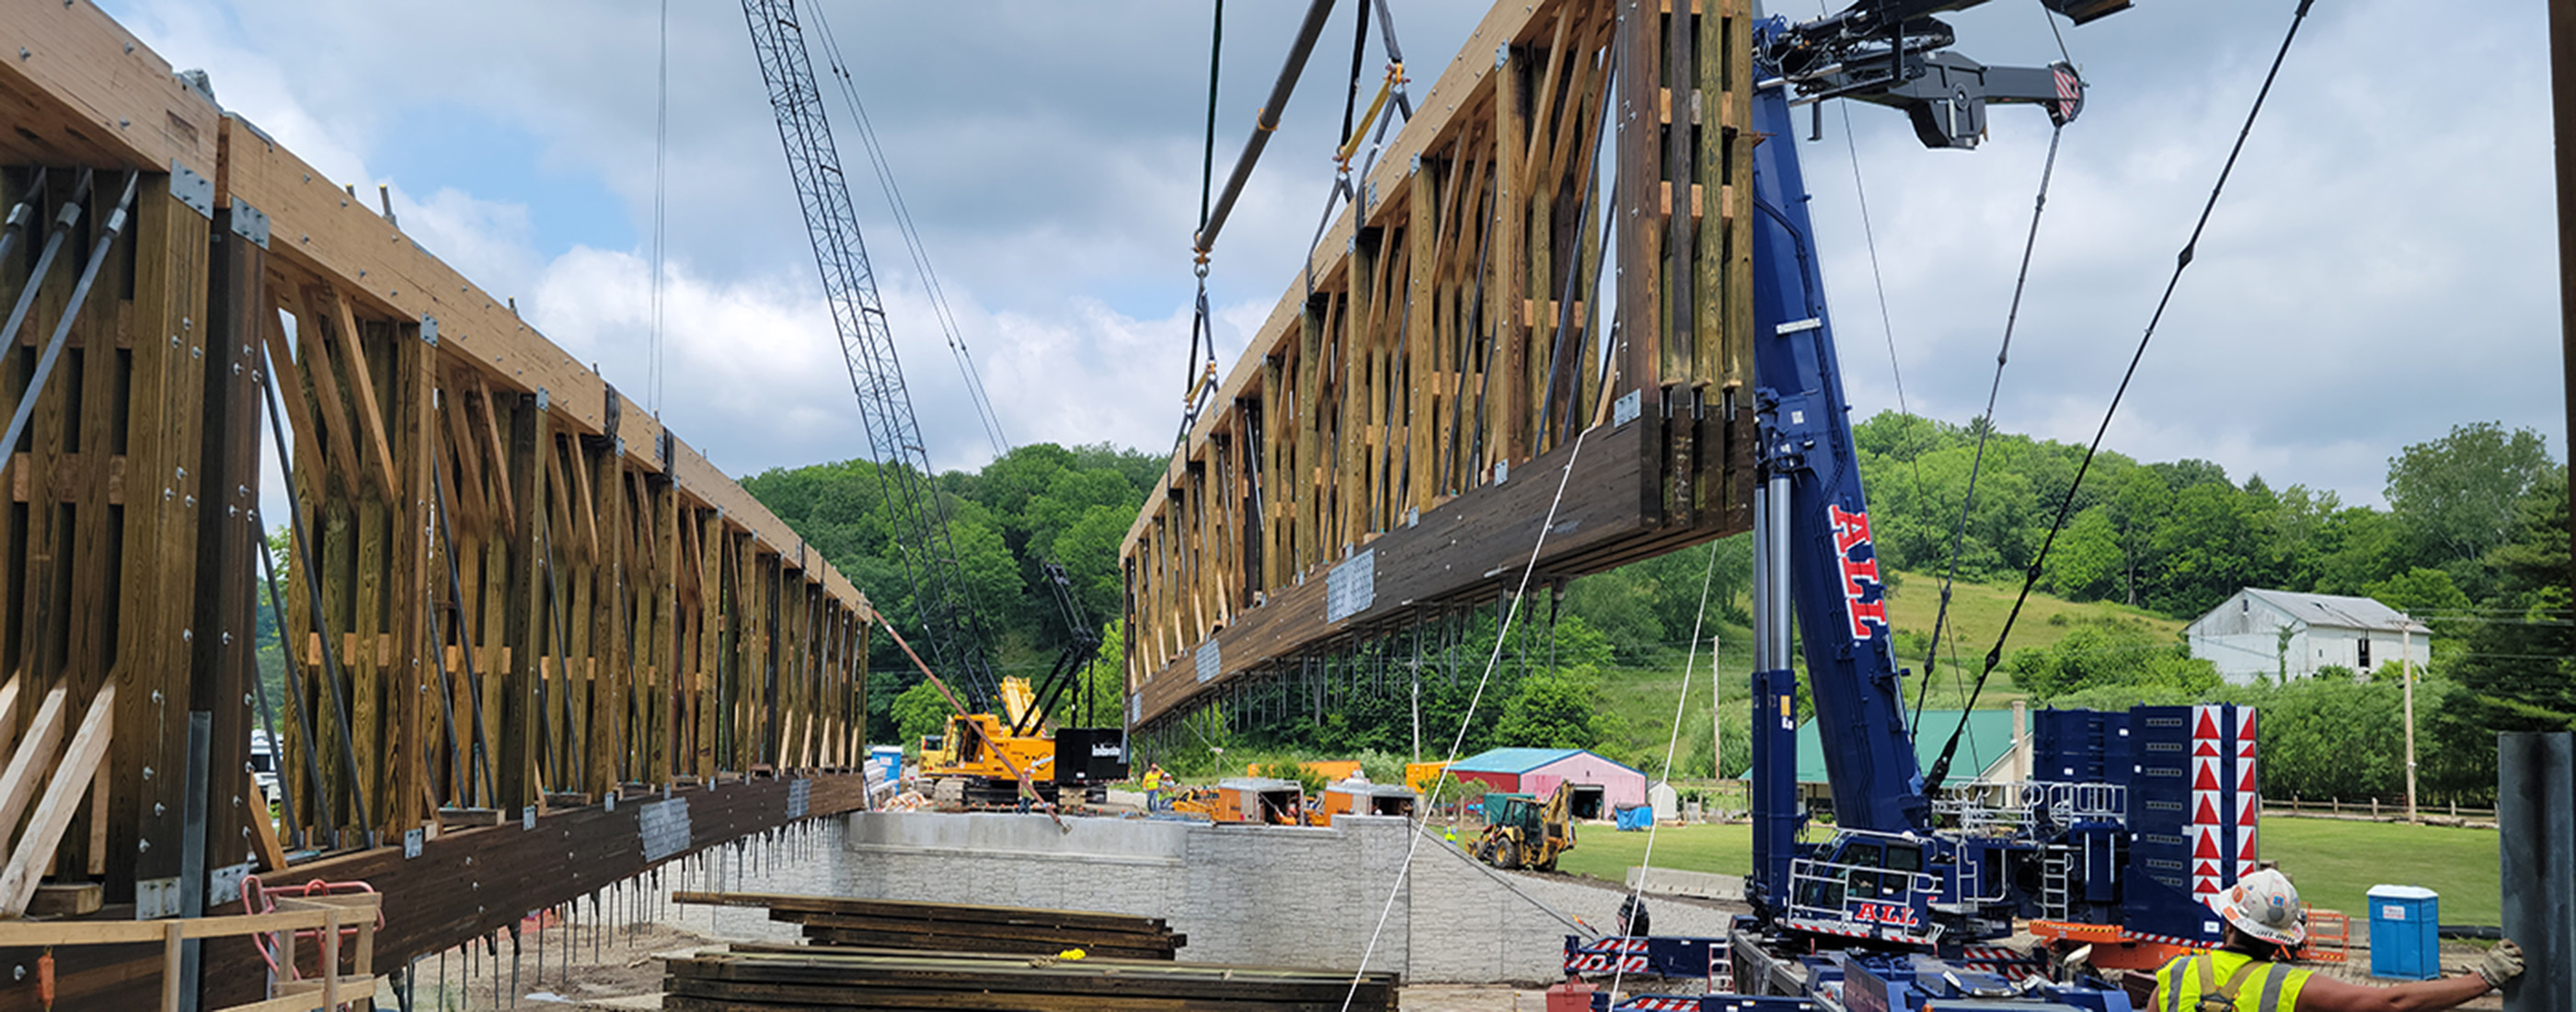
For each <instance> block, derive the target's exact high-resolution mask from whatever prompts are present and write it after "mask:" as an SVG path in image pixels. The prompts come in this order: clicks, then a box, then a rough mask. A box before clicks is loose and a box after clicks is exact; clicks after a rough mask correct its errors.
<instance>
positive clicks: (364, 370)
mask: <svg viewBox="0 0 2576 1012" xmlns="http://www.w3.org/2000/svg"><path fill="white" fill-rule="evenodd" d="M304 305H305V306H306V308H308V309H310V310H311V311H312V312H313V313H314V314H315V316H316V317H318V318H322V319H326V320H328V321H329V322H330V324H331V326H332V327H333V328H335V329H336V330H338V332H339V335H340V341H341V347H342V348H343V349H345V350H346V352H347V353H348V362H349V386H350V388H351V389H353V390H355V391H357V395H358V403H357V410H358V420H359V422H360V425H359V429H360V431H361V432H363V433H364V434H365V436H366V438H367V445H368V447H369V448H371V449H373V450H374V451H375V453H374V455H373V461H372V462H373V463H374V464H375V465H376V469H375V471H373V472H371V473H373V474H374V475H375V476H376V478H377V480H378V481H381V482H383V485H382V487H383V488H384V489H385V490H386V492H387V493H388V494H389V495H390V494H392V492H393V490H394V489H397V488H399V487H400V486H398V485H396V484H395V480H396V475H397V474H399V472H398V471H397V470H396V469H395V467H394V451H393V444H392V443H391V442H390V441H388V440H387V439H386V438H385V413H384V411H383V409H382V408H380V407H378V406H377V404H376V380H375V376H374V372H373V370H371V369H369V368H368V367H367V335H366V332H364V331H361V330H359V329H358V318H357V316H356V315H354V314H352V313H351V312H350V310H349V300H348V299H347V298H346V297H344V296H342V295H341V294H340V292H339V290H338V289H330V288H323V289H315V288H307V289H305V290H304Z"/></svg>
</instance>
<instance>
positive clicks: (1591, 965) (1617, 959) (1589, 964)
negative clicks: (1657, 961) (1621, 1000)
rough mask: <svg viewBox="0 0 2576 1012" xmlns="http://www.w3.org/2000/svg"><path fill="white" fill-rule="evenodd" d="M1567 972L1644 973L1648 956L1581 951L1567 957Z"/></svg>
mask: <svg viewBox="0 0 2576 1012" xmlns="http://www.w3.org/2000/svg"><path fill="white" fill-rule="evenodd" d="M1565 972H1567V973H1644V972H1646V957H1644V956H1612V955H1608V954H1606V953H1599V952H1590V953H1579V954H1576V955H1572V956H1567V957H1565Z"/></svg>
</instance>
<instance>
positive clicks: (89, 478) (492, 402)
mask: <svg viewBox="0 0 2576 1012" xmlns="http://www.w3.org/2000/svg"><path fill="white" fill-rule="evenodd" d="M0 38H5V39H6V41H7V47H8V49H9V50H11V51H12V52H13V53H14V54H15V56H14V58H13V59H9V60H6V61H0V123H5V124H6V126H7V127H8V129H6V130H0V166H7V168H5V170H0V209H6V208H23V217H18V218H12V219H11V220H10V226H11V228H10V234H11V238H10V239H9V240H7V245H5V246H0V250H5V252H0V306H8V307H13V308H14V310H15V312H14V313H13V315H12V319H11V323H10V324H9V326H10V327H11V328H13V329H11V330H10V331H8V332H7V336H6V340H7V341H8V344H7V349H8V351H7V354H5V355H0V404H8V405H12V406H14V407H17V408H19V409H21V414H22V415H24V416H25V427H24V434H23V436H21V437H20V438H19V439H18V441H17V443H16V444H15V445H14V446H13V447H11V448H10V450H9V455H8V456H7V457H5V458H0V460H5V466H6V473H5V478H6V484H5V485H0V490H4V491H5V492H6V496H7V498H6V499H5V501H0V505H5V508H0V551H5V552H6V553H7V565H6V566H5V568H0V748H5V751H6V752H7V753H8V757H7V766H6V769H5V772H0V814H5V817H0V834H7V835H6V839H0V849H5V850H6V852H7V864H6V870H5V871H0V916H18V915H21V914H23V913H24V912H25V911H27V909H28V907H29V904H30V902H31V901H32V900H33V897H34V894H35V893H36V892H37V886H38V881H39V879H40V878H44V877H45V876H47V874H48V872H47V869H49V868H50V869H51V871H50V877H51V880H52V882H53V883H54V884H55V885H56V886H57V887H58V889H60V890H66V891H68V894H69V895H71V896H73V897H75V898H74V899H72V900H70V901H67V902H69V903H70V904H71V905H72V907H73V908H74V909H78V908H79V907H80V906H82V905H85V904H84V903H83V902H82V897H83V894H84V893H86V899H87V901H88V902H90V903H96V902H103V903H104V904H105V905H106V909H105V911H104V913H103V914H102V915H101V916H110V917H125V918H145V919H149V918H159V917H168V916H178V915H194V914H199V913H212V912H218V910H219V909H220V908H223V907H225V906H227V905H229V904H230V903H235V902H238V897H239V895H240V892H239V888H238V882H239V880H240V877H241V876H242V875H243V874H245V873H248V872H254V871H255V872H257V873H259V874H261V875H263V876H266V877H268V878H270V879H271V880H272V881H284V880H287V879H286V877H288V876H291V877H292V878H291V880H292V881H296V882H302V881H304V880H306V879H308V878H319V879H329V880H354V879H365V880H370V881H372V882H373V883H374V884H375V886H376V888H378V889H380V890H382V891H383V892H384V894H385V895H384V904H383V910H384V914H385V918H386V922H387V926H386V928H385V930H384V931H383V932H382V933H380V934H379V935H377V940H376V952H377V958H379V959H382V960H385V961H387V962H389V963H390V962H395V961H400V960H404V959H406V958H408V957H411V956H414V955H417V954H420V953H425V952H433V951H438V950H441V949H444V948H448V947H453V946H455V945H457V944H458V943H459V942H461V941H463V940H466V939H469V938H473V937H476V936H478V935H484V936H488V935H489V934H490V933H491V932H493V931H494V930H496V929H498V928H502V927H504V926H513V927H514V926H515V925H516V924H517V922H518V920H519V918H520V916H521V915H522V914H524V913H526V912H528V911H531V910H537V909H541V908H544V907H548V906H551V905H556V904H560V903H562V902H564V901H566V900H568V899H570V898H572V897H574V896H579V895H584V894H588V893H592V892H594V891H596V890H597V889H599V888H600V887H602V886H604V885H607V884H609V883H612V882H615V881H617V880H619V879H622V878H626V877H630V876H633V875H635V874H637V873H639V872H641V871H643V870H645V869H647V868H650V867H652V866H654V865H656V864H659V863H661V862H664V861H667V860H670V859H672V858H674V857H677V856H681V855H685V854H687V853H690V852H693V851H695V850H698V849H701V848H704V847H707V846H711V845H713V844H715V843H720V842H723V841H726V840H730V839H734V838H736V837H739V836H741V835H743V834H746V833H753V832H759V831H763V830H766V829H771V828H774V827H777V826H779V825H782V824H784V823H786V822H788V821H790V820H792V819H795V818H800V817H804V816H807V815H821V814H826V813H830V812H836V811H846V810H849V809H852V808H856V807H859V806H860V805H862V804H863V802H864V797H863V794H862V790H863V788H862V786H861V785H860V783H859V782H858V781H859V778H858V777H857V776H856V775H855V774H849V773H847V772H846V771H847V770H849V769H850V768H852V767H855V766H857V765H858V764H859V763H860V761H861V760H860V756H859V753H860V752H861V751H862V742H861V741H860V734H861V731H862V728H863V724H864V717H863V715H864V713H865V705H864V698H863V692H864V686H865V658H866V656H867V641H868V636H867V630H868V623H869V622H870V621H871V620H872V619H873V618H874V613H873V612H872V611H871V609H870V607H869V604H868V602H867V600H866V599H865V598H864V597H863V596H861V595H860V593H859V592H858V591H857V590H856V589H855V588H854V587H853V586H852V585H851V584H850V582H849V581H848V580H847V579H846V578H844V577H843V576H842V575H841V574H840V573H837V572H834V571H833V570H832V568H831V567H830V566H829V565H826V564H825V563H824V562H823V561H822V560H821V559H820V558H819V556H818V555H817V553H814V552H811V551H809V550H808V548H807V547H806V546H805V545H804V543H803V542H801V541H800V540H799V539H798V538H797V537H796V536H795V535H794V534H792V533H790V532H789V531H788V529H787V527H786V525H785V524H784V523H782V522H780V521H779V520H778V519H777V518H776V517H775V516H773V515H771V514H770V513H769V511H767V510H766V509H763V508H762V507H761V506H760V505H759V504H758V503H757V502H755V501H754V500H753V499H752V498H751V497H750V496H749V495H748V494H746V493H745V492H744V491H743V490H742V489H741V488H740V487H739V486H737V485H736V484H735V483H734V482H733V481H731V480H730V479H728V478H726V477H725V476H724V475H723V474H721V473H719V472H718V471H717V470H716V469H715V468H714V467H713V466H711V465H710V464H709V463H708V462H707V461H706V459H705V458H704V457H702V456H700V455H699V454H698V452H697V451H695V450H692V449H691V448H690V447H689V446H688V445H687V444H686V443H684V442H682V441H680V440H679V439H678V438H676V437H675V436H673V435H672V434H671V433H670V432H669V431H667V430H665V429H664V428H663V427H662V426H661V424H660V422H659V421H657V420H656V419H655V418H654V417H653V416H652V415H651V414H649V413H647V412H645V411H644V410H642V409H641V408H639V407H638V406H637V405H636V404H635V403H634V402H633V401H631V400H629V399H627V398H626V397H625V396H624V395H623V394H621V393H619V392H618V391H617V390H616V389H615V388H614V387H612V386H610V385H608V384H607V383H606V382H604V381H603V380H602V379H601V378H600V376H598V375H597V374H596V373H594V372H592V371H590V370H589V369H586V368H584V367H583V366H582V365H581V364H580V363H578V362H576V361H575V360H574V359H573V358H572V356H570V355H569V354H567V353H565V352H564V351H563V350H562V349H560V348H558V347H556V346H554V345H553V344H551V343H549V342H548V341H547V340H546V339H545V338H544V337H543V336H542V335H540V334H539V333H538V332H537V331H536V330H535V328H533V327H530V326H528V325H527V324H526V323H524V322H522V321H521V320H520V319H519V318H518V316H517V313H516V312H515V309H514V307H512V306H511V305H510V304H509V303H508V302H507V301H506V300H503V299H498V298H495V297H493V296H491V295H490V294H488V293H486V292H484V291H483V290H481V289H480V288H477V287H476V286H475V285H474V284H473V283H471V282H469V281H467V280H466V279H464V278H463V277H460V276H459V275H458V274H457V273H456V272H455V271H454V270H452V269H450V268H449V267H448V266H447V265H446V264H444V263H441V262H440V261H439V260H438V259H437V258H436V257H434V256H431V255H430V254H429V253H428V252H426V251H424V250H423V249H422V248H421V247H420V246H419V245H418V244H417V243H415V242H414V241H413V240H412V239H411V238H410V237H409V236H407V235H405V234H404V233H403V231H402V230H401V229H400V228H398V227H397V226H396V223H395V222H394V221H392V220H391V219H390V217H389V216H383V215H379V214H378V213H377V212H376V211H374V210H372V209H370V208H369V207H368V206H367V202H366V201H365V200H363V199H361V198H360V197H359V195H358V194H357V193H356V192H355V191H354V190H353V189H350V188H347V187H344V186H342V185H341V184H339V183H336V182H333V181H332V180H330V179H327V178H325V177H324V175H323V174H322V173H321V172H319V171H317V170H315V169H314V168H313V167H312V166H311V165H310V164H308V163H306V162H305V161H303V160H302V159H300V158H298V157H297V156H296V155H295V153H294V152H292V151H289V150H287V149H285V148H284V147H281V146H280V145H278V144H277V143H275V142H274V141H272V140H271V139H270V138H268V137H267V136H265V135H263V134H262V133H260V131H259V130H258V129H257V128H256V127H255V126H253V125H252V124H251V123H250V122H249V121H247V120H245V119H243V118H241V117H239V116H235V115H228V114H226V113H225V112H223V111H222V110H221V109H220V108H219V107H218V106H217V105H216V104H215V102H214V100H213V97H212V95H211V93H210V92H209V91H207V90H206V89H205V88H204V86H203V81H202V78H199V79H198V80H197V82H196V83H193V84H192V83H191V82H190V81H188V80H185V79H183V78H182V77H180V76H177V75H174V74H173V73H172V71H171V68H170V67H169V66H168V65H167V64H166V63H164V62H163V61H162V60H161V59H160V57H158V56H157V55H155V54H154V53H153V52H152V51H151V50H150V49H149V48H148V47H145V46H143V45H142V44H141V43H140V42H139V41H137V40H136V39H135V38H134V37H133V36H132V35H131V34H129V33H127V32H126V31H125V30H124V29H123V28H121V27H120V26H118V25H117V24H115V23H114V22H113V21H111V20H110V19H109V18H107V17H106V16H105V15H103V14H101V13H100V12H99V11H98V10H97V9H96V8H95V7H93V6H91V5H89V4H85V3H19V4H9V5H6V6H5V8H0ZM21 317H22V318H21ZM272 369H273V370H275V371H274V374H273V375H274V377H275V382H274V383H273V384H269V383H267V382H266V377H268V376H270V375H272V373H271V370H272ZM48 374H50V375H48ZM264 385H265V386H268V387H271V389H263V386H264ZM263 402H266V403H268V404H271V405H275V406H277V407H278V408H281V409H282V411H280V412H278V413H279V414H282V415H283V417H282V418H279V417H276V416H275V415H272V416H271V417H268V418H266V419H264V418H263V408H262V405H263ZM281 430H282V431H281ZM14 431H16V430H14V429H13V432H14ZM271 432H280V433H281V437H282V436H283V434H286V433H291V439H285V440H283V441H285V442H288V443H289V444H291V446H292V452H291V453H290V454H288V455H287V457H286V459H285V460H284V463H285V464H286V465H287V466H288V467H289V468H291V472H292V477H293V483H292V485H293V488H292V491H293V499H294V506H295V513H296V516H294V517H292V518H289V517H279V516H268V517H262V516H260V513H259V505H260V503H259V487H260V477H259V475H260V461H261V459H262V455H263V453H264V452H267V451H265V450H264V447H269V446H273V445H275V440H272V438H270V436H269V433H271ZM290 519H291V520H292V521H293V526H294V527H296V528H297V531H298V533H297V538H296V541H297V545H296V547H295V550H294V551H293V552H292V553H291V554H292V563H291V565H288V566H286V567H284V568H285V571H284V572H282V573H280V574H278V575H277V576H275V577H265V576H264V575H263V573H262V567H261V565H260V563H259V559H260V545H261V538H262V533H263V531H262V527H263V526H269V527H275V526H282V525H287V524H288V522H289V521H290ZM271 588H274V592H276V593H281V594H282V595H283V601H282V606H283V609H282V610H283V613H284V622H283V627H284V631H285V638H284V642H285V645H286V647H287V649H286V650H285V651H284V652H285V655H286V661H287V668H288V671H287V674H286V678H285V682H284V686H283V688H284V692H283V696H284V698H281V699H268V698H266V697H267V691H266V689H265V687H264V686H263V685H262V684H261V679H260V677H259V674H258V667H257V664H256V660H255V656H254V653H253V644H254V643H255V642H256V641H257V640H258V639H259V633H260V629H259V627H258V626H257V625H256V624H255V622H254V615H255V610H254V608H255V604H254V600H255V595H265V594H268V593H271V592H272V590H271ZM263 710H265V711H266V712H267V713H270V714H274V715H275V716H274V718H269V717H266V716H264V714H263ZM270 719H274V722H275V732H274V733H275V734H276V735H277V737H278V738H279V739H282V743H283V749H282V754H281V755H280V756H279V758H278V766H279V770H280V772H281V774H282V776H283V791H284V795H285V803H284V805H283V809H284V813H285V814H284V817H283V818H282V819H280V820H278V821H279V824H277V825H272V824H271V822H270V820H269V819H268V818H267V817H266V806H265V805H263V804H262V803H261V790H260V789H259V788H258V787H257V786H255V785H254V783H253V777H252V775H251V773H250V766H249V764H250V761H251V759H252V758H253V756H252V730H253V728H254V727H256V726H259V725H261V724H263V723H267V722H269V720H270ZM49 770H50V772H49ZM621 795H622V796H624V797H626V798H628V799H630V801H629V803H627V804H623V805H621V804H617V803H616V800H617V799H618V798H619V797H620V796H621ZM648 799H649V800H652V801H654V802H657V803H658V805H657V804H645V803H643V802H645V801H647V800H648ZM665 799H668V800H665ZM674 804H676V805H678V806H680V807H678V808H676V809H674V808H671V807H668V806H670V805H674ZM691 806H694V816H692V815H691ZM656 811H658V812H659V813H660V814H659V815H658V816H651V815H648V814H647V813H652V812H656ZM22 812H31V813H32V814H31V817H30V818H29V819H28V820H27V822H26V824H25V827H24V829H23V830H22V829H20V828H19V813H22ZM467 826H479V827H481V828H464V827H467ZM673 826H676V827H677V831H676V833H674V832H672V827H673ZM656 827H659V829H660V835H659V836H658V837H657V836H656V835H655V832H654V830H655V828H656ZM639 841H640V844H639ZM170 937H171V938H173V939H176V938H178V937H179V936H178V934H176V933H175V931H174V933H173V934H172V935H171V936H170ZM173 944H177V943H175V942H174V943H173ZM189 944H190V945H191V946H192V947H193V946H195V945H197V944H198V943H193V942H192V943H189ZM203 944H204V945H205V946H207V948H206V949H205V951H204V954H203V958H202V959H198V958H196V956H194V955H193V954H192V956H191V959H192V960H194V961H193V962H192V963H191V964H190V965H192V966H199V967H202V968H203V969H202V970H201V971H198V972H200V973H202V983H203V986H204V988H205V993H206V995H207V996H208V1003H209V1005H210V1006H212V1005H221V1004H229V1003H232V1002H237V1001H243V1000H252V999H256V998H259V997H261V995H260V993H259V989H260V987H261V986H262V981H261V973H260V970H261V969H262V967H261V964H260V962H259V961H258V959H257V958H256V957H255V956H253V955H252V954H251V952H250V948H249V943H248V942H247V941H246V940H243V939H226V940H214V941H208V942H205V943H203ZM158 950H159V946H158V945H153V946H148V947H142V948H140V949H138V948H134V947H126V948H115V947H108V948H99V947H91V948H86V949H82V950H79V951H77V952H75V951H73V950H65V951H64V952H63V953H62V954H61V956H60V960H61V972H60V979H61V997H62V998H63V999H64V1000H66V1001H67V1002H68V1005H67V1007H79V1008H93V1007H96V1008H108V1007H116V1008H125V1007H145V1006H146V1005H148V1004H150V1002H151V999H152V997H153V994H152V989H153V988H156V987H158V981H157V979H156V978H157V976H158V975H157V973H156V972H154V971H153V970H152V969H151V966H152V961H153V960H156V959H157V957H156V956H155V955H153V954H154V953H157V952H158ZM101 953H104V954H103V955H102V954H101ZM35 957H36V953H34V952H30V951H7V952H0V964H17V965H21V966H32V965H34V963H35ZM138 957H139V958H141V959H143V960H145V961H146V962H145V963H144V964H143V965H144V967H145V968H144V969H142V970H140V971H138V970H135V969H133V965H132V964H130V963H128V962H125V961H126V960H129V959H133V958H138ZM36 988H37V983H36V981H35V980H34V979H33V978H32V975H29V974H22V975H21V978H20V979H19V980H18V981H17V982H15V983H12V982H11V981H10V980H8V979H5V978H0V1008H17V1007H33V1006H34V1005H35V1003H36V1001H37V993H36ZM138 988H139V989H141V990H139V991H138V990H137V989H138Z"/></svg>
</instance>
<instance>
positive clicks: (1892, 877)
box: [1784, 831, 1944, 943]
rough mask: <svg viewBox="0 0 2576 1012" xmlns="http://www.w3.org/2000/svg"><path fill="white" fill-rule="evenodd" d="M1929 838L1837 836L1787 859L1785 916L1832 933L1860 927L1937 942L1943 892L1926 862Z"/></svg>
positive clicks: (1873, 932) (1883, 934) (1892, 937)
mask: <svg viewBox="0 0 2576 1012" xmlns="http://www.w3.org/2000/svg"><path fill="white" fill-rule="evenodd" d="M1930 842H1931V841H1927V840H1921V839H1917V838H1914V837H1911V836H1909V835H1903V834H1895V833H1869V832H1853V831H1846V832H1844V833H1841V834H1838V835H1836V836H1835V837H1834V839H1833V840H1832V841H1830V842H1828V843H1827V844H1825V845H1824V846H1822V847H1819V848H1817V849H1816V850H1815V852H1814V856H1812V857H1806V858H1800V859H1798V860H1796V861H1793V862H1791V863H1790V866H1789V879H1790V889H1789V897H1790V900H1789V909H1788V910H1787V911H1785V912H1784V919H1785V920H1787V921H1788V922H1790V923H1792V924H1793V925H1796V926H1800V927H1806V928H1809V929H1811V930H1822V931H1830V932H1832V933H1835V934H1849V933H1851V932H1852V931H1853V930H1854V929H1858V930H1859V931H1862V932H1865V933H1867V934H1869V935H1872V936H1874V937H1880V938H1885V939H1888V940H1891V941H1899V940H1901V941H1908V942H1916V943H1928V942H1932V941H1934V940H1936V939H1937V938H1939V937H1940V935H1941V933H1942V929H1943V927H1944V926H1943V925H1941V924H1939V923H1938V922H1936V920H1935V919H1934V917H1933V916H1932V915H1933V906H1934V904H1935V903H1937V902H1940V901H1941V900H1942V898H1943V897H1942V894H1941V881H1940V877H1939V876H1936V875H1934V874H1932V873H1931V872H1930V871H1929V870H1928V869H1927V868H1926V867H1925V861H1924V853H1923V852H1924V849H1925V847H1926V845H1927V844H1928V843H1930Z"/></svg>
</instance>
